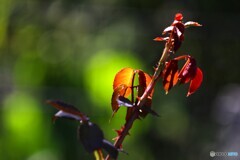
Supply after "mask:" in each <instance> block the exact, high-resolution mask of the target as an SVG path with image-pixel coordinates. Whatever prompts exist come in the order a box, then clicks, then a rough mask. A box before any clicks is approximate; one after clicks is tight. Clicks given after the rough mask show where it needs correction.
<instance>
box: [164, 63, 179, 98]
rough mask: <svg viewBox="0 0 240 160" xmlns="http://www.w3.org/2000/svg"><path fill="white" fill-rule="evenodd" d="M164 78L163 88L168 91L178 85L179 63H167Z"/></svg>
mask: <svg viewBox="0 0 240 160" xmlns="http://www.w3.org/2000/svg"><path fill="white" fill-rule="evenodd" d="M162 77H163V88H164V90H165V91H166V94H167V93H168V91H169V90H170V89H171V88H172V87H173V86H175V85H176V84H177V82H178V61H177V60H170V61H169V62H166V63H165V68H164V70H163V72H162Z"/></svg>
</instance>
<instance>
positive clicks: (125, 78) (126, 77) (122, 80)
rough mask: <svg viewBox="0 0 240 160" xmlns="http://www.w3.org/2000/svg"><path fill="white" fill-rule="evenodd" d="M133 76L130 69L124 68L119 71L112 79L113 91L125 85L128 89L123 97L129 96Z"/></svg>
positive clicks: (132, 71) (133, 72)
mask: <svg viewBox="0 0 240 160" xmlns="http://www.w3.org/2000/svg"><path fill="white" fill-rule="evenodd" d="M134 74H135V71H134V70H133V69H132V68H124V69H122V70H121V71H119V72H118V73H117V74H116V76H115V78H114V82H113V89H114V90H115V89H116V88H117V87H119V86H120V85H126V86H127V87H129V88H128V89H127V91H126V93H125V96H128V95H130V94H131V90H132V89H131V87H132V81H133V76H134Z"/></svg>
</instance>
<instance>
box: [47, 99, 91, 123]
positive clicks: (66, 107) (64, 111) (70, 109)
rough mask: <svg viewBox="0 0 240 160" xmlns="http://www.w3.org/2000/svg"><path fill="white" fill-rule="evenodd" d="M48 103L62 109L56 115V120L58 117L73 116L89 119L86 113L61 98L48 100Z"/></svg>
mask: <svg viewBox="0 0 240 160" xmlns="http://www.w3.org/2000/svg"><path fill="white" fill-rule="evenodd" d="M46 103H48V104H50V105H51V106H53V107H55V108H56V109H58V110H60V111H59V112H57V113H56V114H55V115H54V117H53V121H55V120H56V118H57V117H63V118H71V119H75V120H82V121H87V120H88V119H89V118H88V117H87V116H86V115H84V114H83V113H82V112H80V111H79V110H78V109H77V108H76V107H74V106H73V105H71V104H67V103H65V102H62V101H59V100H48V101H47V102H46Z"/></svg>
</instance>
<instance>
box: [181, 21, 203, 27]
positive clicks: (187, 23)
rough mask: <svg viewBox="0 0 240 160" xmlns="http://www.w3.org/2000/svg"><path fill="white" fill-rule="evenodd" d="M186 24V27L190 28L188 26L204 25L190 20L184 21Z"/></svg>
mask: <svg viewBox="0 0 240 160" xmlns="http://www.w3.org/2000/svg"><path fill="white" fill-rule="evenodd" d="M184 26H185V28H188V27H201V26H202V25H201V24H199V23H198V22H193V21H188V22H186V23H184Z"/></svg>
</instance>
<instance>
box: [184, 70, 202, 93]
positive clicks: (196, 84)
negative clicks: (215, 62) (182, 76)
mask: <svg viewBox="0 0 240 160" xmlns="http://www.w3.org/2000/svg"><path fill="white" fill-rule="evenodd" d="M202 80H203V73H202V71H201V69H200V68H198V67H197V71H196V75H195V77H194V78H193V79H192V81H191V82H190V86H189V90H188V94H187V97H188V96H190V95H191V94H193V93H194V92H195V91H196V90H197V89H198V88H199V87H200V85H201V83H202Z"/></svg>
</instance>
